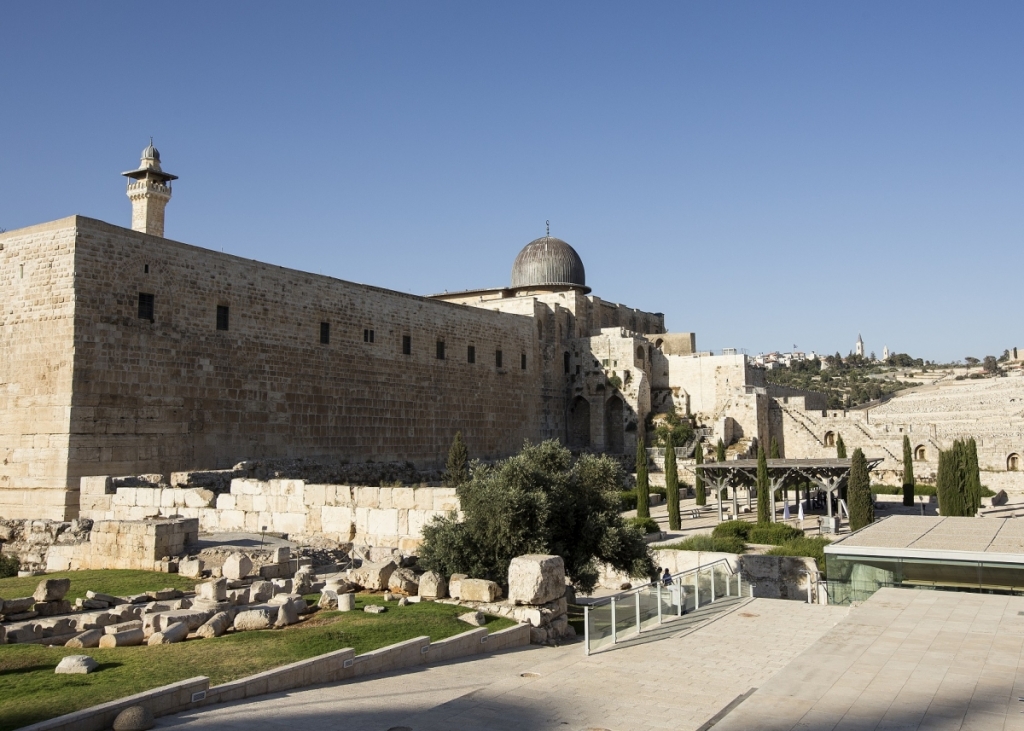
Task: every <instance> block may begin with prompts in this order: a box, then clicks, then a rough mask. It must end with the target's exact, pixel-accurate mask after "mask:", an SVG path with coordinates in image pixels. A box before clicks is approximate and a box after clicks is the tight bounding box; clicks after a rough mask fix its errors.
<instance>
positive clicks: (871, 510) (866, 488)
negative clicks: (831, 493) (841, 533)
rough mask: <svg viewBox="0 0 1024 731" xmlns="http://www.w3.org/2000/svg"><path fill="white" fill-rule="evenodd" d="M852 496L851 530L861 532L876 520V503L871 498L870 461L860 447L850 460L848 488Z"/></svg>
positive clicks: (855, 450)
mask: <svg viewBox="0 0 1024 731" xmlns="http://www.w3.org/2000/svg"><path fill="white" fill-rule="evenodd" d="M847 494H848V495H849V496H850V501H849V507H850V530H860V529H861V528H863V527H864V526H866V525H868V524H870V523H873V522H874V520H875V502H874V499H873V498H872V496H871V480H870V478H869V477H868V461H867V460H866V459H865V458H864V452H862V451H861V450H860V447H858V448H857V449H854V450H853V457H851V458H850V479H849V485H848V488H847Z"/></svg>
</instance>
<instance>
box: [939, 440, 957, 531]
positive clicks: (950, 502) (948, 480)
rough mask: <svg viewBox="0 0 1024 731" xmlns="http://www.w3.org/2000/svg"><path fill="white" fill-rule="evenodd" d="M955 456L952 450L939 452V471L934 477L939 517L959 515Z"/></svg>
mask: <svg viewBox="0 0 1024 731" xmlns="http://www.w3.org/2000/svg"><path fill="white" fill-rule="evenodd" d="M956 472H957V470H956V455H955V454H954V452H953V451H952V450H945V449H940V450H939V471H938V474H937V475H936V476H935V494H936V496H937V497H938V500H939V514H940V515H961V513H960V512H958V511H959V500H958V498H959V495H958V489H957V484H956V480H957V474H956Z"/></svg>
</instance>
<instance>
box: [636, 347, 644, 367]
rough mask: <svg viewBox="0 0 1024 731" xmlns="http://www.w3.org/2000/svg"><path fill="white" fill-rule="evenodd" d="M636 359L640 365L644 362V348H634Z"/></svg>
mask: <svg viewBox="0 0 1024 731" xmlns="http://www.w3.org/2000/svg"><path fill="white" fill-rule="evenodd" d="M636 359H637V360H638V361H640V362H641V363H643V362H644V346H642V345H638V346H637V348H636Z"/></svg>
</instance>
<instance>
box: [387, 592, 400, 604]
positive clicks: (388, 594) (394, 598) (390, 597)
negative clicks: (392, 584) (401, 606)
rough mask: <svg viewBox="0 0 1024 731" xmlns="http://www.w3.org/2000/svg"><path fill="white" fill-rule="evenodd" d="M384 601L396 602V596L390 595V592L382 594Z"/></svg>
mask: <svg viewBox="0 0 1024 731" xmlns="http://www.w3.org/2000/svg"><path fill="white" fill-rule="evenodd" d="M384 601H386V602H397V601H398V594H392V593H391V592H390V591H386V592H384Z"/></svg>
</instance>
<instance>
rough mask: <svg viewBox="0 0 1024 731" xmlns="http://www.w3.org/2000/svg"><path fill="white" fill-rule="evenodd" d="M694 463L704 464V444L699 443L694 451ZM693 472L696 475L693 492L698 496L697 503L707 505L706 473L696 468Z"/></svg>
mask: <svg viewBox="0 0 1024 731" xmlns="http://www.w3.org/2000/svg"><path fill="white" fill-rule="evenodd" d="M693 463H694V465H695V466H696V465H702V464H704V445H703V444H697V450H696V451H695V452H694V453H693ZM693 474H694V475H695V477H694V478H693V494H694V496H695V497H696V498H697V500H696V503H697V505H707V504H708V491H707V489H706V488H705V487H704V475H703V474H701V471H700V470H696V469H695V470H694V471H693Z"/></svg>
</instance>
